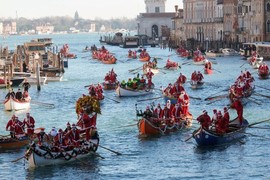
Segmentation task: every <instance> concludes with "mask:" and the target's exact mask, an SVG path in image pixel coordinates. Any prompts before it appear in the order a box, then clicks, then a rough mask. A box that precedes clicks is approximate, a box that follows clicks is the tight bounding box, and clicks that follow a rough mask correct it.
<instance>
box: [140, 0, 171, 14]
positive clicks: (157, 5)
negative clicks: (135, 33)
mask: <svg viewBox="0 0 270 180" xmlns="http://www.w3.org/2000/svg"><path fill="white" fill-rule="evenodd" d="M166 1H167V0H144V2H145V8H146V13H164V12H165V4H166Z"/></svg>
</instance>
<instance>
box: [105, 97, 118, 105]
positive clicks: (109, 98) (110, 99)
mask: <svg viewBox="0 0 270 180" xmlns="http://www.w3.org/2000/svg"><path fill="white" fill-rule="evenodd" d="M105 98H106V99H109V100H112V101H114V102H117V103H120V101H116V100H114V99H111V98H108V97H107V96H106V97H105Z"/></svg>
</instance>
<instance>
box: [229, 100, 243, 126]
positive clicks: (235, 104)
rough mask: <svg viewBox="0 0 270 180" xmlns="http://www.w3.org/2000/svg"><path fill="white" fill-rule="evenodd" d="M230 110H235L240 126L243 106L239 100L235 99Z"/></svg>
mask: <svg viewBox="0 0 270 180" xmlns="http://www.w3.org/2000/svg"><path fill="white" fill-rule="evenodd" d="M231 107H232V108H235V110H236V112H237V115H238V119H239V122H240V125H241V124H242V122H243V105H242V102H241V101H240V100H239V99H235V100H234V102H233V103H232V105H231Z"/></svg>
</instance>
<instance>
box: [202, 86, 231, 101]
mask: <svg viewBox="0 0 270 180" xmlns="http://www.w3.org/2000/svg"><path fill="white" fill-rule="evenodd" d="M209 84H210V83H209ZM227 90H228V89H223V90H222V91H219V92H217V93H215V94H212V95H211V96H210V97H207V98H211V97H213V96H214V95H217V94H219V93H221V92H223V91H227ZM207 98H205V99H204V100H206V99H207Z"/></svg>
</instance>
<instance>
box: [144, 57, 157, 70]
mask: <svg viewBox="0 0 270 180" xmlns="http://www.w3.org/2000/svg"><path fill="white" fill-rule="evenodd" d="M146 68H152V69H157V58H156V57H155V58H154V59H153V60H152V61H150V60H149V61H148V62H146V63H144V64H143V69H146Z"/></svg>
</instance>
